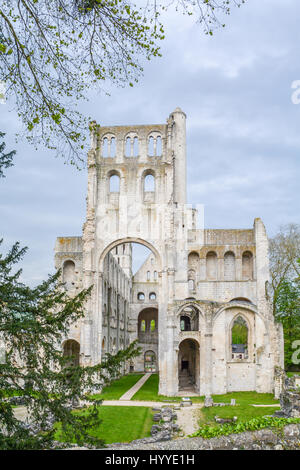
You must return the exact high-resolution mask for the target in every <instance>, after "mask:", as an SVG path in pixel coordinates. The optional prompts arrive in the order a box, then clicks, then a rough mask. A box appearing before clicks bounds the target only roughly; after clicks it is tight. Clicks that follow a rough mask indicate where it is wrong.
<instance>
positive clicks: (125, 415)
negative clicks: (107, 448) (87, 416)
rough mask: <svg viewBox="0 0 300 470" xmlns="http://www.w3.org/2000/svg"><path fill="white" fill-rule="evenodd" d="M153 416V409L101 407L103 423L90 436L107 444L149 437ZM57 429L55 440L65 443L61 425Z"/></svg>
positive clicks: (141, 407) (100, 416)
mask: <svg viewBox="0 0 300 470" xmlns="http://www.w3.org/2000/svg"><path fill="white" fill-rule="evenodd" d="M80 413H84V411H81V412H80ZM152 414H153V413H152V411H151V408H148V407H145V406H99V418H100V419H101V420H102V422H101V423H100V424H99V427H97V428H96V429H93V430H92V431H91V432H90V434H91V436H94V437H98V438H100V439H103V440H104V441H105V443H106V444H112V443H114V442H131V441H133V440H135V439H141V438H143V437H149V436H150V431H151V426H152V424H153V422H152ZM56 427H57V431H56V434H55V439H57V440H58V441H61V442H64V437H63V435H62V433H61V430H60V425H59V423H58V424H57V425H56ZM73 443H75V442H73Z"/></svg>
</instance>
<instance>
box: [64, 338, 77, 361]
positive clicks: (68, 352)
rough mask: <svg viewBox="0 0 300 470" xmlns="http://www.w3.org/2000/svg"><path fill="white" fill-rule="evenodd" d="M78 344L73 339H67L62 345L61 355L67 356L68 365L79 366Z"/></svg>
mask: <svg viewBox="0 0 300 470" xmlns="http://www.w3.org/2000/svg"><path fill="white" fill-rule="evenodd" d="M79 352H80V344H79V343H77V341H75V340H74V339H68V340H67V341H65V343H64V345H63V355H64V356H65V357H69V358H70V360H69V361H68V366H79Z"/></svg>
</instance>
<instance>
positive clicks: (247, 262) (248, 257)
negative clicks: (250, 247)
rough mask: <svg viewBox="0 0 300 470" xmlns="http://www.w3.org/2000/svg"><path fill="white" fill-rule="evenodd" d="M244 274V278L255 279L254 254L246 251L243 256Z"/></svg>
mask: <svg viewBox="0 0 300 470" xmlns="http://www.w3.org/2000/svg"><path fill="white" fill-rule="evenodd" d="M242 275H243V279H244V280H249V279H253V255H252V253H251V252H250V251H245V252H244V253H243V256H242Z"/></svg>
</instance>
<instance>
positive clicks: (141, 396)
mask: <svg viewBox="0 0 300 470" xmlns="http://www.w3.org/2000/svg"><path fill="white" fill-rule="evenodd" d="M158 382H159V376H158V374H152V375H151V377H150V378H149V379H148V380H147V382H145V383H144V385H143V386H142V387H141V388H140V389H139V390H138V392H136V394H135V395H134V396H133V397H132V398H131V400H140V401H162V402H164V401H168V402H173V401H174V402H180V401H181V399H182V398H181V397H166V396H164V395H158ZM192 401H194V402H199V401H200V402H201V401H203V397H192Z"/></svg>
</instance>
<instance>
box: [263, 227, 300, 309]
mask: <svg viewBox="0 0 300 470" xmlns="http://www.w3.org/2000/svg"><path fill="white" fill-rule="evenodd" d="M269 246H270V274H271V288H272V300H273V312H274V314H275V312H276V310H277V308H276V304H277V298H278V295H279V292H280V289H281V286H282V284H283V283H284V282H285V281H290V280H293V279H295V278H297V277H299V276H300V268H299V264H298V262H297V260H298V259H299V258H300V226H299V225H296V224H288V225H284V226H281V227H280V230H279V232H278V234H277V235H276V236H275V237H273V238H271V239H270V240H269Z"/></svg>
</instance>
